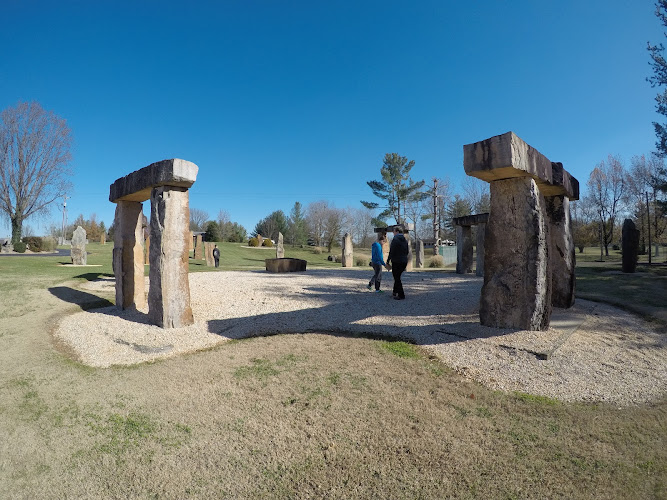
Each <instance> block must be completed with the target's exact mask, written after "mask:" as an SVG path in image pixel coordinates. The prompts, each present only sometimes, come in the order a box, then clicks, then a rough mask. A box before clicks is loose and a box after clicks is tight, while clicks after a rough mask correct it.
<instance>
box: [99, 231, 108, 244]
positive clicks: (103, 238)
mask: <svg viewBox="0 0 667 500" xmlns="http://www.w3.org/2000/svg"><path fill="white" fill-rule="evenodd" d="M106 244H107V234H106V233H105V232H104V231H102V234H100V245H106Z"/></svg>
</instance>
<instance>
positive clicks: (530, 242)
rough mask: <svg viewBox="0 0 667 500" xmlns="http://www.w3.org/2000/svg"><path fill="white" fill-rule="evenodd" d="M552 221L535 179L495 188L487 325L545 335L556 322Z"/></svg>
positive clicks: (484, 297) (484, 306)
mask: <svg viewBox="0 0 667 500" xmlns="http://www.w3.org/2000/svg"><path fill="white" fill-rule="evenodd" d="M548 248H549V221H548V220H547V217H546V215H545V202H544V197H543V196H542V194H541V193H540V190H539V188H538V186H537V183H536V182H535V180H534V179H532V178H530V177H524V178H518V179H508V180H502V181H495V182H492V183H491V213H490V214H489V222H488V225H487V227H486V239H485V244H484V254H485V256H484V258H485V270H484V271H485V272H484V286H483V287H482V294H481V300H480V313H479V316H480V322H481V324H482V325H485V326H491V327H499V328H518V329H521V330H545V329H546V328H548V326H549V320H550V318H551V272H550V268H549V267H550V266H549V251H548Z"/></svg>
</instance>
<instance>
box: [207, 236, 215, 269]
mask: <svg viewBox="0 0 667 500" xmlns="http://www.w3.org/2000/svg"><path fill="white" fill-rule="evenodd" d="M214 248H215V243H213V242H212V241H205V242H204V258H205V259H206V267H215V259H214V258H213V249H214Z"/></svg>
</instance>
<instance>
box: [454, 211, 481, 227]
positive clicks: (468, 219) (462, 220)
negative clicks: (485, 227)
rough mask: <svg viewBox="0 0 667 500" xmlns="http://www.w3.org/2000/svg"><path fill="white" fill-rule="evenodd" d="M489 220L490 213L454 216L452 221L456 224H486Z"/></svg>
mask: <svg viewBox="0 0 667 500" xmlns="http://www.w3.org/2000/svg"><path fill="white" fill-rule="evenodd" d="M487 222H489V214H488V213H486V214H475V215H464V216H463V217H454V218H453V219H452V223H453V224H454V225H455V226H476V225H477V224H486V223H487Z"/></svg>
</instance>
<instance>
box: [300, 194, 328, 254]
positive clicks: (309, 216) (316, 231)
mask: <svg viewBox="0 0 667 500" xmlns="http://www.w3.org/2000/svg"><path fill="white" fill-rule="evenodd" d="M328 211H329V202H328V201H326V200H321V201H314V202H312V203H309V204H308V208H307V209H306V223H307V225H308V232H309V234H310V236H311V237H312V239H313V240H315V244H316V245H317V246H318V247H321V246H322V242H323V241H324V234H325V230H326V223H327V216H328Z"/></svg>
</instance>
